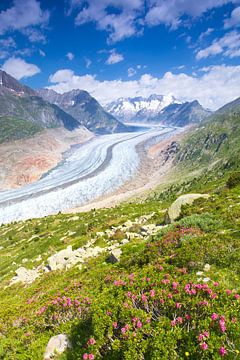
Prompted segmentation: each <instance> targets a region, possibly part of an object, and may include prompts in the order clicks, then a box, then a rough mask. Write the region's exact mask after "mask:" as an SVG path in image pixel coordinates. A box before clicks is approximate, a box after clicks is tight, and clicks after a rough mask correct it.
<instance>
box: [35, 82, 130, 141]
mask: <svg viewBox="0 0 240 360" xmlns="http://www.w3.org/2000/svg"><path fill="white" fill-rule="evenodd" d="M38 94H39V95H40V96H41V97H42V98H43V99H44V100H47V101H49V102H51V103H52V104H55V105H57V106H59V107H60V108H61V109H63V110H64V111H66V112H67V113H68V114H70V115H71V116H73V117H74V118H75V119H76V120H77V121H78V123H79V124H81V125H84V126H86V127H87V128H88V129H89V130H91V131H94V132H96V133H101V134H103V133H112V132H120V131H126V127H125V126H124V125H123V124H122V123H121V122H119V121H118V120H116V119H115V118H114V116H112V115H111V114H108V113H107V112H106V111H105V110H104V109H103V108H102V107H101V105H100V104H99V103H98V102H97V100H95V99H94V98H93V97H92V96H90V95H89V93H88V92H87V91H83V90H72V91H69V92H67V93H64V94H58V93H56V92H55V91H53V90H48V89H40V90H38Z"/></svg>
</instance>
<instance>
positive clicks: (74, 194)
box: [0, 126, 177, 223]
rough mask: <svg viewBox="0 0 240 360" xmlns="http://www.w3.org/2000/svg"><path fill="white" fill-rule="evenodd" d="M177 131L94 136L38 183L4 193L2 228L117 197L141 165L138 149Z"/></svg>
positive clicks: (0, 200) (162, 129) (149, 130)
mask: <svg viewBox="0 0 240 360" xmlns="http://www.w3.org/2000/svg"><path fill="white" fill-rule="evenodd" d="M176 131H177V130H176V129H175V128H173V127H162V126H159V127H157V126H155V127H152V128H145V129H144V128H142V130H141V131H138V132H136V133H135V132H131V133H118V134H110V135H103V136H95V137H94V138H93V139H92V140H90V141H88V142H86V143H84V144H82V145H79V146H75V147H74V148H72V150H71V151H70V152H69V153H68V156H67V157H66V158H65V159H64V160H63V161H62V162H60V164H59V165H58V166H57V167H55V168H53V169H52V170H51V171H49V172H48V173H47V174H46V175H45V176H43V177H42V178H41V179H39V180H38V181H36V182H33V183H32V184H28V185H26V186H24V187H22V188H19V189H15V190H8V191H2V192H1V193H0V222H1V223H8V222H11V221H15V220H23V219H28V218H32V217H43V216H46V215H49V214H54V213H58V212H59V211H64V210H68V209H70V208H73V207H76V206H79V205H85V204H87V203H88V202H90V201H92V200H95V199H97V198H99V197H101V196H102V195H106V194H109V193H112V192H113V191H116V190H117V189H118V188H119V187H120V186H121V185H123V184H124V182H126V181H128V180H130V179H131V178H132V177H134V175H135V174H136V172H137V169H138V167H139V165H140V162H141V159H140V157H139V154H138V152H137V150H136V147H137V145H139V144H140V143H144V142H148V141H150V140H151V139H155V138H157V139H158V140H157V141H160V140H164V139H165V138H166V137H169V136H170V135H172V134H173V133H174V132H176ZM151 141H152V140H151Z"/></svg>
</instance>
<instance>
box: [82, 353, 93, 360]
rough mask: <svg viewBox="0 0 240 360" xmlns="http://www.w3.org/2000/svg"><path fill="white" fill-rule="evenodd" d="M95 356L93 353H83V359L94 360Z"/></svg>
mask: <svg viewBox="0 0 240 360" xmlns="http://www.w3.org/2000/svg"><path fill="white" fill-rule="evenodd" d="M94 359H95V356H94V355H93V354H87V353H85V354H83V360H94Z"/></svg>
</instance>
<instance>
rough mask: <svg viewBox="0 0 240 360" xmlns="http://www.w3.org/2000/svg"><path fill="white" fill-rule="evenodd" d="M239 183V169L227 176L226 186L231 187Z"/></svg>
mask: <svg viewBox="0 0 240 360" xmlns="http://www.w3.org/2000/svg"><path fill="white" fill-rule="evenodd" d="M237 185H240V171H234V172H233V173H232V174H231V175H230V176H229V178H228V181H227V186H228V187H229V188H230V189H231V188H234V187H235V186H237Z"/></svg>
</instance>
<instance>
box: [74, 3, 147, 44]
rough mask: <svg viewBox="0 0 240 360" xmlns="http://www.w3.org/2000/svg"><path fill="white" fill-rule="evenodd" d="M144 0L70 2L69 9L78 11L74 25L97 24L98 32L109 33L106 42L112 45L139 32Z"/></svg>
mask: <svg viewBox="0 0 240 360" xmlns="http://www.w3.org/2000/svg"><path fill="white" fill-rule="evenodd" d="M144 3H145V1H144V0H131V1H129V0H114V1H113V0H101V1H99V0H87V1H85V2H83V1H82V0H72V1H70V4H71V8H72V9H73V8H74V7H78V8H79V9H80V11H79V13H78V15H77V17H76V19H75V24H76V25H83V24H86V23H88V22H94V23H96V24H97V28H98V29H99V30H105V31H107V32H108V33H109V38H108V41H109V42H110V43H114V42H116V41H119V40H122V39H124V38H127V37H130V36H133V35H136V34H138V33H139V32H141V26H139V23H138V17H139V16H140V15H141V16H142V17H143V15H144Z"/></svg>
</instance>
